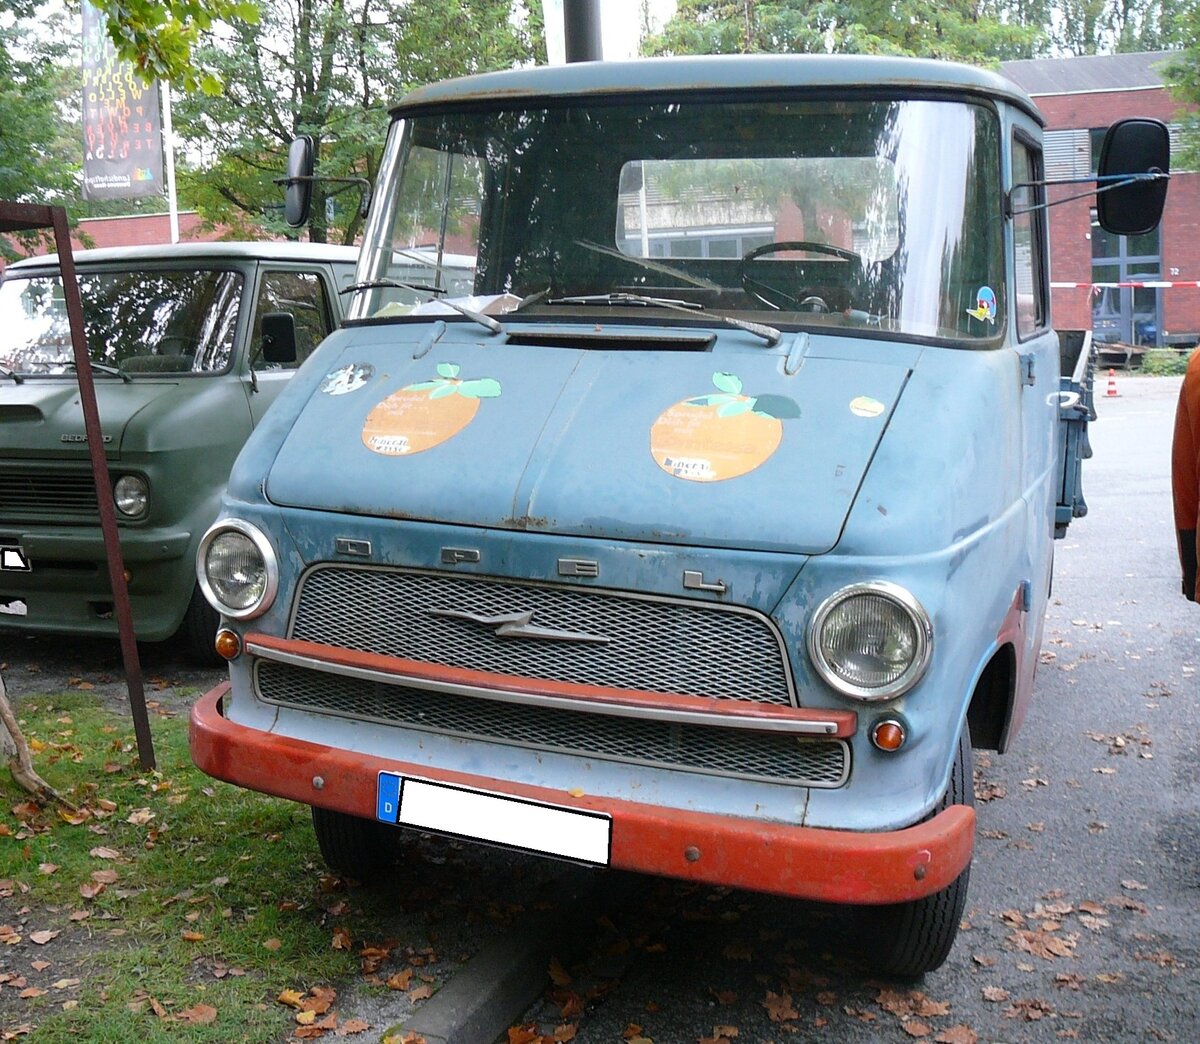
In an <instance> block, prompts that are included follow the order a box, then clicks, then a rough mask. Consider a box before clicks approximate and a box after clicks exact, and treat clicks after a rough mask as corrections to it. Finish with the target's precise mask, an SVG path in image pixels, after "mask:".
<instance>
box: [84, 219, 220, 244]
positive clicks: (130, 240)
mask: <svg viewBox="0 0 1200 1044" xmlns="http://www.w3.org/2000/svg"><path fill="white" fill-rule="evenodd" d="M79 229H80V231H82V232H86V233H87V235H88V237H89V238H90V239H91V244H90V245H91V246H96V247H115V246H154V245H156V244H158V243H169V242H171V225H170V218H169V217H168V216H167V215H166V214H137V215H133V216H129V217H115V218H84V219H83V220H82V221H80V222H79ZM221 236H222V230H221V229H216V230H214V231H207V232H206V231H202V230H201V229H200V217H199V215H197V214H195V213H193V212H192V211H185V212H184V213H182V214H180V215H179V239H180V242H183V241H186V240H191V241H193V242H200V243H212V242H216V241H217V240H218V239H220V238H221ZM71 243H72V245H73V246H74V248H75V249H76V250H81V249H82V248H83V243H82V241H81V240H80V238H79V236H78V235H76V236H74V237H72V239H71Z"/></svg>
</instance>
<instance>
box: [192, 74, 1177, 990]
mask: <svg viewBox="0 0 1200 1044" xmlns="http://www.w3.org/2000/svg"><path fill="white" fill-rule="evenodd" d="M1041 141H1042V120H1041V117H1040V116H1039V113H1038V110H1037V109H1036V107H1035V106H1034V104H1033V102H1032V101H1031V100H1030V99H1029V98H1028V97H1027V96H1026V95H1025V94H1024V93H1023V92H1022V91H1021V90H1020V89H1019V88H1017V87H1016V86H1014V85H1013V84H1011V83H1010V82H1008V81H1007V80H1005V79H1003V78H1001V77H1000V76H998V75H995V74H993V73H991V72H987V71H982V70H979V69H974V68H969V67H965V66H959V65H951V64H945V63H938V62H930V61H922V60H915V59H893V58H858V57H856V58H844V57H830V56H816V57H813V56H804V57H801V56H787V57H776V56H769V57H745V56H737V57H710V58H694V59H664V60H647V61H639V62H635V63H624V64H622V63H612V64H610V63H596V62H591V63H583V64H577V65H571V66H567V67H565V68H530V69H521V70H514V71H511V72H505V73H496V74H487V75H480V76H475V77H470V78H465V79H461V80H456V81H450V82H447V83H442V84H437V85H433V86H429V87H426V88H422V89H420V90H417V91H415V92H413V93H412V94H410V95H409V96H407V97H406V98H405V99H403V101H402V102H401V103H400V104H399V105H398V106H397V107H396V108H395V110H394V111H393V113H392V124H391V127H390V130H389V134H388V138H387V144H386V149H385V155H384V161H383V165H382V170H381V173H380V176H379V180H378V183H377V186H376V188H375V191H374V198H373V199H372V201H371V208H370V217H369V220H368V223H367V227H366V232H365V239H364V243H363V247H362V251H361V257H360V260H359V265H358V269H357V272H356V276H355V283H354V285H353V286H352V287H351V288H349V294H350V299H349V308H348V313H347V321H346V323H345V324H344V326H343V327H342V329H340V330H339V331H337V332H335V333H334V334H332V335H331V336H330V337H329V338H328V339H327V340H326V341H325V342H324V344H323V345H322V346H321V347H320V348H319V349H318V350H317V352H316V353H315V354H314V356H313V357H312V360H311V362H310V363H309V364H308V365H306V366H305V367H304V368H303V369H302V370H301V371H300V373H298V374H297V375H296V377H295V378H294V379H293V380H292V381H291V382H290V383H289V384H288V387H287V388H286V390H285V391H284V392H283V393H282V394H281V395H280V397H279V399H278V400H277V402H276V404H275V405H274V406H273V407H272V409H271V410H270V411H269V413H268V415H267V416H266V417H265V418H264V419H263V421H262V423H261V424H260V425H259V426H258V427H257V428H256V430H255V432H254V434H253V435H252V436H251V438H250V440H249V441H248V443H247V444H246V447H245V449H244V450H243V452H242V453H241V455H240V456H239V458H238V461H237V463H236V465H235V467H234V470H233V475H232V478H231V480H230V483H229V487H228V491H227V493H226V495H225V499H224V502H223V507H222V512H221V516H220V518H219V519H218V521H217V522H216V523H215V525H214V526H213V527H212V528H211V529H210V530H209V531H208V533H207V534H206V535H205V537H204V539H203V540H202V542H201V546H200V549H199V554H198V575H199V582H200V585H201V587H202V588H203V589H204V591H205V592H206V594H207V596H208V598H209V599H210V601H211V602H212V604H213V606H214V607H215V608H216V609H218V610H219V611H220V613H221V614H222V621H223V622H222V628H221V630H220V632H219V634H218V636H217V648H218V649H219V651H220V652H221V653H222V655H224V656H225V657H226V658H227V659H228V660H229V669H230V673H229V680H228V681H227V682H225V683H222V685H220V686H219V687H217V688H216V689H214V690H213V691H212V692H210V693H208V694H207V695H206V696H205V697H203V698H202V699H201V700H200V701H199V702H198V703H197V705H196V707H195V709H194V711H193V716H192V732H191V748H192V755H193V758H194V759H195V761H196V763H197V764H198V765H199V766H200V767H201V768H202V769H203V770H204V771H206V772H208V773H210V774H211V775H213V776H216V777H219V778H221V779H225V780H229V781H231V782H233V783H236V784H239V785H241V786H244V787H249V788H252V789H255V790H260V791H264V792H268V793H272V794H277V795H281V796H283V797H287V798H290V799H293V800H296V801H299V802H303V803H305V804H308V805H310V806H311V807H312V810H313V821H314V825H315V832H316V836H317V840H318V842H319V844H320V848H321V851H322V853H323V855H324V857H325V859H326V861H327V862H328V863H329V865H330V866H332V867H334V868H335V869H337V870H339V871H342V872H344V873H348V874H351V875H353V876H356V877H359V878H362V879H367V880H371V879H374V878H376V877H379V876H382V875H383V874H384V873H385V872H386V867H387V865H388V861H389V859H390V858H391V855H392V850H393V845H394V842H395V840H396V838H397V837H398V836H400V835H401V833H402V830H403V829H410V830H421V831H433V832H440V833H445V834H449V835H453V836H459V837H465V838H469V839H472V840H476V841H479V842H482V843H486V844H493V845H502V846H509V847H513V848H517V849H522V850H527V851H531V852H536V853H542V854H545V855H547V856H551V857H557V858H561V859H567V860H574V861H577V862H581V863H586V864H591V865H597V866H611V867H620V868H625V869H629V870H636V871H643V872H647V873H653V874H661V875H668V876H673V877H677V878H683V879H688V880H693V881H702V882H711V883H716V884H721V885H727V886H735V887H744V888H750V889H757V890H762V891H767V892H772V893H777V894H781V895H787V896H795V897H801V898H806V899H813V900H822V901H826V902H832V903H838V904H843V905H845V906H846V907H847V908H849V909H852V911H853V913H854V915H855V917H856V918H857V919H859V920H860V921H861V922H862V923H863V924H864V925H865V926H866V928H867V929H868V930H869V931H870V933H871V938H872V945H871V948H870V959H871V961H872V962H873V964H874V965H875V966H876V967H877V968H878V969H879V970H880V971H883V972H886V973H889V974H893V975H898V976H917V975H920V974H922V973H924V972H925V971H928V970H930V969H932V968H935V967H937V966H938V965H939V964H940V963H941V962H942V961H943V960H944V959H945V957H946V955H947V954H948V952H949V950H950V947H951V945H952V943H953V941H954V937H955V933H956V931H957V929H958V924H959V920H960V917H961V913H962V909H963V903H964V900H965V896H966V889H967V879H968V875H969V867H970V861H971V853H972V847H973V836H974V827H975V813H974V809H973V807H972V803H973V791H972V749H973V748H982V749H991V750H998V751H1003V750H1005V749H1006V748H1008V747H1009V745H1010V744H1011V743H1012V741H1013V738H1014V736H1015V735H1016V733H1017V730H1018V728H1019V726H1020V724H1021V720H1022V717H1023V716H1024V714H1025V710H1026V707H1027V705H1028V701H1029V697H1030V693H1031V690H1032V688H1033V679H1034V669H1035V667H1036V665H1037V662H1038V650H1039V643H1040V640H1041V634H1042V620H1043V610H1044V606H1045V604H1046V601H1047V598H1048V595H1049V592H1050V586H1051V579H1052V573H1053V560H1054V554H1053V551H1054V538H1055V535H1056V532H1057V533H1060V534H1061V532H1062V531H1064V530H1065V529H1066V527H1067V525H1068V524H1069V522H1070V520H1071V518H1072V517H1075V516H1077V515H1079V514H1081V513H1082V512H1083V511H1084V510H1085V507H1084V504H1083V500H1082V495H1081V492H1080V488H1079V458H1080V457H1081V456H1083V455H1085V454H1086V432H1085V431H1084V428H1085V426H1086V423H1087V420H1088V419H1089V415H1090V412H1089V383H1090V379H1091V377H1090V366H1089V352H1088V351H1087V348H1086V341H1087V339H1086V338H1084V337H1077V338H1072V339H1063V341H1062V343H1060V338H1059V336H1058V335H1057V334H1056V332H1055V331H1054V329H1053V327H1052V325H1051V317H1050V312H1049V289H1048V288H1049V277H1048V273H1047V254H1048V252H1047V221H1046V212H1045V200H1046V191H1045V185H1046V182H1045V181H1044V180H1043V175H1042V169H1043V167H1042V151H1041ZM293 158H294V164H293V166H292V169H291V174H292V180H291V182H290V187H289V194H290V196H291V199H290V202H289V206H290V208H291V210H292V212H293V215H294V216H296V217H299V216H301V215H302V213H303V210H304V208H305V206H306V202H307V201H306V198H305V193H306V191H307V189H306V186H308V185H310V184H311V176H312V175H311V154H310V150H309V149H308V147H307V145H306V144H305V143H304V142H300V143H298V145H297V146H296V147H294V149H293ZM1167 164H1168V153H1167V145H1166V134H1165V128H1163V127H1162V125H1161V124H1157V123H1155V122H1154V121H1147V120H1135V121H1130V122H1128V123H1122V124H1119V125H1115V126H1114V127H1113V128H1112V129H1111V130H1110V131H1109V135H1108V139H1106V144H1105V148H1104V155H1103V156H1102V158H1101V164H1100V173H1099V175H1098V177H1099V179H1100V184H1101V191H1100V192H1099V193H1098V196H1097V199H1098V207H1099V210H1100V220H1101V221H1102V222H1104V223H1105V224H1106V225H1107V226H1108V227H1110V228H1113V229H1116V230H1118V231H1132V230H1134V229H1137V228H1141V227H1143V226H1145V225H1146V224H1147V223H1149V224H1151V225H1152V224H1154V223H1156V222H1157V220H1158V214H1159V213H1161V206H1162V198H1163V196H1164V194H1165V180H1166V170H1167ZM415 256H420V257H424V258H425V259H426V261H427V264H426V265H425V267H424V269H423V271H424V275H423V277H422V278H420V279H418V278H417V277H416V276H415V275H413V273H412V263H413V262H412V259H413V257H415ZM449 256H458V257H460V258H461V257H470V258H473V263H474V265H473V267H474V270H473V281H472V285H471V287H470V291H471V292H470V293H469V294H464V293H462V292H461V291H462V290H463V289H464V288H463V287H462V286H460V287H459V289H458V291H449V292H448V287H447V285H446V282H445V278H444V273H443V271H442V259H443V257H449ZM414 292H415V293H418V294H419V295H420V296H421V297H422V302H423V303H421V304H418V305H416V306H415V307H414V306H413V305H412V304H411V300H412V298H411V295H412V294H413V293H414ZM406 295H407V296H406Z"/></svg>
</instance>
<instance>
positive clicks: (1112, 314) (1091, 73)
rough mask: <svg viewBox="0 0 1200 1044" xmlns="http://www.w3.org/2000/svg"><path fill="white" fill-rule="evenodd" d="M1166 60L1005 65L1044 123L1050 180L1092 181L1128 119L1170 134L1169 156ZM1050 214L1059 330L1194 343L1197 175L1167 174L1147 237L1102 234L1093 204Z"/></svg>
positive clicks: (1059, 194) (1154, 56)
mask: <svg viewBox="0 0 1200 1044" xmlns="http://www.w3.org/2000/svg"><path fill="white" fill-rule="evenodd" d="M1171 57H1172V53H1171V52H1167V51H1155V52H1149V53H1142V54H1114V55H1098V56H1090V57H1083V58H1049V59H1035V60H1032V61H1019V62H1005V63H1003V64H1002V66H1001V71H1002V72H1003V73H1004V75H1006V76H1007V77H1009V78H1010V79H1011V80H1013V81H1014V82H1015V83H1017V84H1019V85H1020V86H1021V87H1023V88H1024V89H1025V90H1026V91H1027V92H1028V93H1029V94H1030V95H1031V96H1032V97H1033V99H1034V101H1035V102H1036V103H1037V105H1038V108H1039V109H1041V111H1042V114H1043V115H1044V116H1045V117H1046V153H1045V161H1046V177H1047V178H1050V179H1054V178H1065V177H1086V176H1087V175H1089V174H1094V173H1095V171H1096V161H1097V159H1098V157H1099V153H1100V144H1101V142H1102V141H1103V139H1104V132H1105V130H1106V129H1107V127H1108V125H1109V124H1110V123H1112V122H1113V121H1114V120H1117V119H1120V118H1122V117H1126V116H1149V117H1153V118H1154V119H1159V120H1162V121H1163V122H1164V123H1166V124H1167V125H1168V126H1170V127H1171V132H1172V133H1171V139H1172V151H1174V147H1175V145H1176V143H1177V140H1178V133H1177V119H1178V112H1179V108H1180V106H1179V104H1178V103H1177V102H1176V101H1175V100H1174V99H1173V98H1172V97H1171V95H1170V93H1169V92H1168V91H1167V90H1166V88H1165V87H1164V86H1163V81H1162V75H1161V66H1162V64H1163V63H1164V62H1165V61H1168V60H1169V59H1170V58H1171ZM1173 166H1174V161H1173ZM1089 187H1090V186H1089V185H1087V184H1083V185H1071V186H1056V187H1054V188H1051V189H1050V190H1049V192H1048V195H1049V198H1050V199H1051V200H1055V199H1064V198H1066V197H1068V196H1071V195H1075V194H1077V193H1079V192H1083V191H1085V190H1086V189H1088V188H1089ZM1049 214H1050V278H1051V280H1052V287H1053V289H1052V299H1053V303H1052V307H1053V315H1054V324H1055V326H1057V327H1058V328H1059V329H1088V328H1091V329H1092V330H1093V332H1094V336H1095V337H1096V339H1097V340H1103V341H1118V342H1122V343H1125V344H1140V345H1146V346H1153V345H1173V344H1190V343H1195V342H1196V341H1197V340H1200V282H1197V281H1200V175H1198V174H1195V173H1180V172H1179V171H1178V170H1177V169H1173V170H1172V176H1171V183H1170V187H1169V188H1168V190H1167V205H1166V210H1165V211H1164V213H1163V220H1162V224H1161V225H1160V226H1159V228H1158V229H1156V230H1155V231H1154V232H1151V233H1148V234H1147V235H1144V236H1111V235H1109V234H1108V233H1106V232H1103V231H1102V230H1101V229H1100V227H1099V226H1098V225H1097V224H1096V223H1095V201H1094V199H1093V198H1084V199H1079V200H1074V201H1071V202H1068V203H1062V204H1060V205H1058V206H1053V207H1051V208H1050V211H1049ZM1144 283H1167V284H1190V285H1172V286H1144V285H1139V284H1144ZM1113 284H1133V285H1113Z"/></svg>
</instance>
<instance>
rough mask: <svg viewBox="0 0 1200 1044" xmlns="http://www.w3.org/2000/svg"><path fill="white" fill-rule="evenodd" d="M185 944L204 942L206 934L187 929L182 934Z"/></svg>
mask: <svg viewBox="0 0 1200 1044" xmlns="http://www.w3.org/2000/svg"><path fill="white" fill-rule="evenodd" d="M180 935H181V936H182V937H183V940H184V942H204V933H203V932H197V931H193V930H192V929H190V928H189V929H187V930H185V931H183V932H181V933H180Z"/></svg>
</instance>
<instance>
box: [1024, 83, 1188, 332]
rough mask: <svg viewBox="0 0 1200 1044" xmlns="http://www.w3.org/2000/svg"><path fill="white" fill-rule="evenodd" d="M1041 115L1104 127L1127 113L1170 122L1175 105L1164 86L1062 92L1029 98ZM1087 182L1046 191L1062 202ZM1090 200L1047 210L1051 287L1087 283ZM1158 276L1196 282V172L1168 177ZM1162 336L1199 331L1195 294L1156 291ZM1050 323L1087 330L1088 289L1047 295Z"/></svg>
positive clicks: (1064, 126) (1055, 125)
mask: <svg viewBox="0 0 1200 1044" xmlns="http://www.w3.org/2000/svg"><path fill="white" fill-rule="evenodd" d="M1034 101H1035V102H1037V105H1038V108H1039V109H1041V110H1042V113H1043V115H1044V116H1045V117H1046V129H1047V130H1075V129H1080V128H1092V127H1107V126H1108V125H1109V124H1110V123H1112V122H1113V121H1115V120H1117V119H1121V118H1123V117H1126V116H1150V117H1153V118H1154V119H1159V120H1162V121H1163V122H1164V123H1171V122H1173V121H1174V120H1176V119H1177V115H1176V114H1177V112H1178V109H1179V105H1178V104H1177V103H1176V102H1175V101H1174V99H1172V98H1171V96H1170V95H1169V94H1168V93H1167V91H1165V90H1164V89H1162V88H1154V89H1153V90H1135V91H1119V92H1101V93H1096V94H1067V95H1055V96H1043V97H1039V98H1035V99H1034ZM1086 188H1087V186H1086V185H1081V186H1072V187H1060V188H1055V189H1051V190H1050V199H1051V200H1054V199H1061V198H1063V197H1065V196H1069V195H1073V194H1074V192H1080V191H1083V190H1084V189H1086ZM1092 205H1093V204H1092V201H1091V200H1090V199H1081V200H1076V201H1074V202H1071V203H1063V204H1062V205H1060V206H1056V207H1051V209H1050V278H1051V279H1052V280H1053V281H1054V282H1077V283H1089V282H1091V279H1092V243H1091V216H1090V208H1091V207H1092ZM1159 234H1160V242H1161V248H1162V278H1163V279H1164V280H1180V281H1184V280H1193V281H1195V280H1200V174H1190V173H1189V174H1179V173H1176V174H1174V175H1173V176H1172V178H1171V184H1170V187H1169V188H1168V189H1167V205H1166V209H1165V210H1164V211H1163V220H1162V225H1161V227H1160V233H1159ZM1160 294H1161V299H1162V306H1163V332H1164V334H1183V333H1197V334H1200V289H1190V288H1185V287H1178V288H1170V289H1164V290H1161V291H1160ZM1051 308H1052V310H1053V312H1052V314H1053V317H1054V325H1055V326H1057V327H1058V328H1060V329H1087V328H1090V327H1091V291H1090V290H1086V289H1079V290H1067V289H1057V290H1054V291H1053V293H1052V302H1051Z"/></svg>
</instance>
